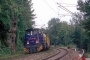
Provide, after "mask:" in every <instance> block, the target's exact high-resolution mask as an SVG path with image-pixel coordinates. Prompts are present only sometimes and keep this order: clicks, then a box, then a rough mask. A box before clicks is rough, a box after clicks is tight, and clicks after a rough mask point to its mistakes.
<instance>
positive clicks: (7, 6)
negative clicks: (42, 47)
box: [0, 0, 35, 50]
mask: <svg viewBox="0 0 90 60" xmlns="http://www.w3.org/2000/svg"><path fill="white" fill-rule="evenodd" d="M32 5H33V4H32V0H29V1H28V0H1V1H0V43H1V44H0V47H1V46H2V47H4V46H8V43H7V39H8V34H9V33H8V31H9V29H10V27H11V20H12V14H13V13H14V17H15V19H16V22H17V24H16V25H17V31H16V49H17V50H22V48H23V42H22V40H23V36H24V34H25V30H26V29H28V28H31V27H32V24H33V23H32V20H33V19H34V16H35V14H33V12H34V10H33V9H32Z"/></svg>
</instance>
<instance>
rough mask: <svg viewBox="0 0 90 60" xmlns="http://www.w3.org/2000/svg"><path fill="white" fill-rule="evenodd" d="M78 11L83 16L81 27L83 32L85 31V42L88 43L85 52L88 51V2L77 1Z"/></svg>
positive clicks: (89, 17)
mask: <svg viewBox="0 0 90 60" xmlns="http://www.w3.org/2000/svg"><path fill="white" fill-rule="evenodd" d="M77 9H78V10H80V12H81V13H82V14H83V15H84V16H83V17H84V21H83V27H84V28H85V31H86V35H85V36H88V37H87V38H86V37H85V38H84V39H85V42H86V41H88V42H87V43H86V45H87V46H86V47H87V48H86V49H87V51H90V48H89V46H90V41H89V39H90V0H85V1H83V0H79V1H78V8H77Z"/></svg>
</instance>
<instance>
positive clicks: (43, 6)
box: [32, 0, 77, 27]
mask: <svg viewBox="0 0 90 60" xmlns="http://www.w3.org/2000/svg"><path fill="white" fill-rule="evenodd" d="M57 2H58V3H61V5H62V6H64V7H66V8H67V9H69V10H70V11H72V12H76V11H77V10H76V5H77V0H32V3H33V9H34V10H35V11H34V14H36V17H37V18H36V19H34V20H35V23H36V25H39V27H41V26H43V25H44V24H45V27H46V26H47V23H48V21H49V20H50V19H51V18H54V17H55V18H59V19H60V20H61V21H67V22H69V20H70V18H71V16H70V15H71V14H70V13H68V12H66V11H64V10H62V9H61V8H59V7H58V5H57ZM69 4H72V5H69ZM70 6H72V7H70ZM58 14H60V15H58ZM61 14H65V15H69V16H62V17H60V16H61Z"/></svg>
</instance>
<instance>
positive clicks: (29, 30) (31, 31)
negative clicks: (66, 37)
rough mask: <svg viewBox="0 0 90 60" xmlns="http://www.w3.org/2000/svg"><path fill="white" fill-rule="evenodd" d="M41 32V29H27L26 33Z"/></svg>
mask: <svg viewBox="0 0 90 60" xmlns="http://www.w3.org/2000/svg"><path fill="white" fill-rule="evenodd" d="M38 33H39V34H41V33H42V32H41V30H37V29H28V30H26V34H27V35H35V34H38Z"/></svg>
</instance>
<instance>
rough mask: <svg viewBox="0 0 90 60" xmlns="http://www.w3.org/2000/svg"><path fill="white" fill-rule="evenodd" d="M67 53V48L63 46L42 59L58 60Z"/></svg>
mask: <svg viewBox="0 0 90 60" xmlns="http://www.w3.org/2000/svg"><path fill="white" fill-rule="evenodd" d="M67 54H68V51H67V49H64V48H59V49H57V53H56V54H54V55H52V56H49V57H47V58H44V59H43V60H60V59H61V58H63V57H64V56H66V55H67Z"/></svg>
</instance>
